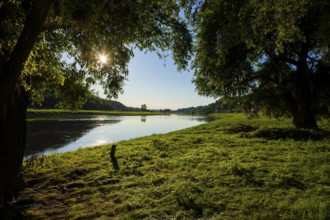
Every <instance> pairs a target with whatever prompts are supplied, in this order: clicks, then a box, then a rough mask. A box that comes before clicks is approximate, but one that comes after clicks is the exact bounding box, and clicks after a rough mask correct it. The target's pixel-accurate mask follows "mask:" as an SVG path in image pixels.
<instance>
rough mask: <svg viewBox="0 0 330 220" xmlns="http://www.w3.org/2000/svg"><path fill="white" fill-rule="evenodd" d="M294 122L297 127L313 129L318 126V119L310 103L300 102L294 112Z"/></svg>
mask: <svg viewBox="0 0 330 220" xmlns="http://www.w3.org/2000/svg"><path fill="white" fill-rule="evenodd" d="M292 115H293V124H294V125H295V127H296V128H305V129H313V128H317V123H316V119H315V116H314V113H313V111H312V110H311V106H310V105H309V104H305V103H302V104H299V105H298V106H297V108H296V111H295V112H293V113H292Z"/></svg>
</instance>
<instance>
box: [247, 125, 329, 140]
mask: <svg viewBox="0 0 330 220" xmlns="http://www.w3.org/2000/svg"><path fill="white" fill-rule="evenodd" d="M252 137H258V138H264V139H267V140H281V139H282V140H283V139H292V140H295V141H307V140H313V141H319V140H324V139H330V131H324V130H319V129H314V130H305V129H301V130H299V129H288V128H270V129H263V130H258V131H256V132H255V133H254V134H253V135H252Z"/></svg>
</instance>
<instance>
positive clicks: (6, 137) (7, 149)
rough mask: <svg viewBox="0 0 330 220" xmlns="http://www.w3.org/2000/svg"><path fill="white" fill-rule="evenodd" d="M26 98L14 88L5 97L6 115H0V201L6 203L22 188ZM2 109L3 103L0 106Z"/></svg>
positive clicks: (22, 92) (20, 89)
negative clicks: (12, 93)
mask: <svg viewBox="0 0 330 220" xmlns="http://www.w3.org/2000/svg"><path fill="white" fill-rule="evenodd" d="M27 104H28V97H27V94H26V92H25V91H24V88H16V89H15V92H14V96H13V97H7V109H6V114H4V115H3V114H2V115H0V126H1V127H0V140H1V142H2V143H1V148H0V180H1V182H0V199H1V202H0V203H2V202H3V201H8V200H10V199H12V198H13V197H14V195H15V193H16V192H18V191H19V190H20V189H22V188H23V187H24V184H23V180H22V178H21V168H22V162H23V157H24V151H25V139H26V138H25V136H26V110H27ZM0 106H1V107H3V103H1V104H0Z"/></svg>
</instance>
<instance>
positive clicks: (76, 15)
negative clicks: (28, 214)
mask: <svg viewBox="0 0 330 220" xmlns="http://www.w3.org/2000/svg"><path fill="white" fill-rule="evenodd" d="M179 12H180V9H179V6H178V5H177V4H176V3H175V1H165V2H164V1H161V0H153V1H149V0H140V1H135V0H96V1H87V0H70V1H61V0H11V1H8V0H4V1H0V140H1V141H2V143H1V147H0V202H3V201H4V200H8V199H10V198H12V197H13V195H14V194H15V192H16V191H18V190H19V189H20V188H21V187H22V181H21V173H20V172H21V168H22V160H23V155H24V148H25V133H26V118H25V117H26V106H27V104H28V99H29V98H31V99H33V100H34V101H39V102H40V101H42V100H43V94H47V93H48V92H51V93H54V94H55V95H56V98H59V99H61V101H62V102H61V104H60V106H62V107H65V106H69V107H71V108H78V107H80V106H81V105H82V104H83V102H84V101H85V100H86V99H87V98H88V96H89V94H90V93H89V92H88V88H89V86H90V85H91V84H93V83H95V82H96V81H99V82H100V83H102V85H103V86H104V88H105V92H106V93H107V94H108V95H109V96H113V97H116V96H117V95H118V93H120V92H122V87H123V83H124V80H125V79H126V76H127V74H128V70H127V64H128V62H129V60H130V58H131V57H132V56H133V52H132V51H133V48H136V47H137V48H139V49H141V50H142V49H147V50H150V51H157V52H158V53H161V52H162V51H166V50H171V51H172V53H173V58H174V60H175V61H176V63H177V64H178V68H185V66H186V65H187V62H188V60H189V57H190V48H191V36H190V33H189V31H188V29H187V27H186V24H185V22H184V21H183V19H181V18H180V16H179ZM100 55H103V62H102V63H100V62H98V56H100ZM105 56H107V58H108V59H105ZM64 57H67V58H66V59H64ZM65 60H70V61H69V62H67V61H65ZM106 60H109V61H108V63H104V61H106Z"/></svg>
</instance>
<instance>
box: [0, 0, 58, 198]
mask: <svg viewBox="0 0 330 220" xmlns="http://www.w3.org/2000/svg"><path fill="white" fill-rule="evenodd" d="M53 2H54V0H34V1H33V3H32V8H31V11H30V13H29V15H28V17H27V19H26V23H25V25H24V28H23V30H22V32H21V34H20V36H19V38H18V39H17V43H16V45H15V47H14V48H13V51H12V52H11V54H10V56H9V57H6V59H5V60H6V62H5V63H4V64H3V65H2V66H1V67H0V68H1V69H0V140H1V144H0V203H2V202H3V201H5V200H10V199H11V198H12V197H13V196H14V195H15V193H16V192H17V190H19V189H20V188H21V185H22V184H21V183H22V181H21V177H20V176H21V168H22V161H23V156H24V150H25V135H26V108H27V94H26V92H25V91H24V89H23V88H22V87H20V86H19V85H20V78H21V75H22V70H23V68H24V63H25V62H26V60H27V59H28V57H29V55H30V53H31V51H32V49H33V46H34V44H35V42H36V41H37V38H38V36H39V35H40V33H41V31H42V27H43V25H44V23H45V20H46V17H47V14H48V11H49V10H50V8H51V5H52V3H53Z"/></svg>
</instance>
